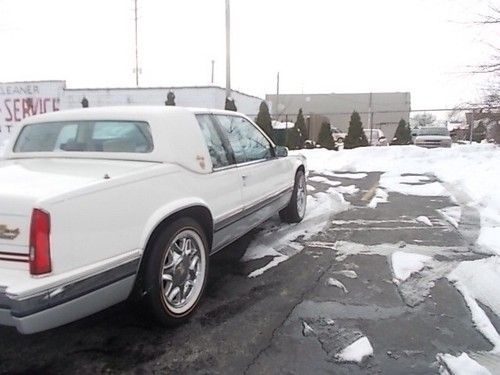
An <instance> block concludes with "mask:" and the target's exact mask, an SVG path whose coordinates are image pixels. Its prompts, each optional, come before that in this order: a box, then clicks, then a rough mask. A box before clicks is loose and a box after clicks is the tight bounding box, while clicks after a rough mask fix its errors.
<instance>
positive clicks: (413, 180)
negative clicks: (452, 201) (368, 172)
mask: <svg viewBox="0 0 500 375" xmlns="http://www.w3.org/2000/svg"><path fill="white" fill-rule="evenodd" d="M380 186H381V187H383V188H384V189H385V190H386V191H392V192H396V193H400V194H405V195H420V196H428V197H434V196H448V195H450V193H448V191H447V190H446V188H445V187H444V186H443V185H442V184H440V183H439V182H437V181H430V180H429V178H427V177H426V178H422V177H417V176H402V175H401V174H399V173H391V172H387V173H384V174H383V175H382V176H381V177H380Z"/></svg>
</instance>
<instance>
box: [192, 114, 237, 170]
mask: <svg viewBox="0 0 500 375" xmlns="http://www.w3.org/2000/svg"><path fill="white" fill-rule="evenodd" d="M196 118H197V119H198V124H199V125H200V129H201V132H202V133H203V138H205V142H206V144H207V147H208V153H209V154H210V158H211V159H212V165H213V167H214V168H221V167H225V166H227V165H229V164H231V163H230V162H229V159H228V157H227V152H226V149H225V148H224V144H223V142H222V139H221V137H220V136H219V133H217V130H216V129H215V125H214V123H213V122H212V119H211V118H210V116H209V115H196Z"/></svg>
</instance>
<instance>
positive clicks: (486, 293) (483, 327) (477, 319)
mask: <svg viewBox="0 0 500 375" xmlns="http://www.w3.org/2000/svg"><path fill="white" fill-rule="evenodd" d="M448 279H449V280H450V281H451V282H453V283H454V284H455V286H456V288H457V289H458V290H459V291H460V293H462V295H463V296H464V299H465V302H466V303H467V305H468V306H469V309H470V310H471V313H472V320H473V322H474V324H475V325H476V327H477V329H478V330H479V331H480V332H481V333H482V334H483V335H484V336H485V337H486V338H487V339H488V340H489V341H490V342H491V343H492V345H493V346H494V348H493V352H495V353H497V354H500V335H499V334H498V332H497V331H496V329H495V327H494V326H493V325H492V324H491V322H490V320H489V319H488V317H487V316H486V314H485V312H484V310H483V309H482V308H481V307H480V306H479V304H478V303H477V302H481V303H482V304H483V305H485V306H488V307H489V308H490V309H491V310H492V311H493V312H494V313H495V314H496V315H497V316H500V293H499V291H498V286H500V257H498V256H493V257H489V258H485V259H479V260H474V261H466V262H462V263H460V264H459V265H458V266H457V267H456V268H455V269H454V270H453V271H452V272H451V273H450V274H449V275H448ZM492 286H494V287H492Z"/></svg>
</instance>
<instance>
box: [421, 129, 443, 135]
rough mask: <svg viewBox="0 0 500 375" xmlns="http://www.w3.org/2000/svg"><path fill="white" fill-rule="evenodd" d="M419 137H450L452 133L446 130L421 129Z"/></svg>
mask: <svg viewBox="0 0 500 375" xmlns="http://www.w3.org/2000/svg"><path fill="white" fill-rule="evenodd" d="M418 135H448V136H449V135H450V132H449V131H448V129H446V128H420V129H418Z"/></svg>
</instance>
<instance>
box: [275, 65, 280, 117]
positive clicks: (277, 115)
mask: <svg viewBox="0 0 500 375" xmlns="http://www.w3.org/2000/svg"><path fill="white" fill-rule="evenodd" d="M279 106H280V72H278V74H277V75H276V108H275V109H274V114H275V116H276V121H278V120H279V118H278V117H279V115H280V112H279V111H280V110H279Z"/></svg>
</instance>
